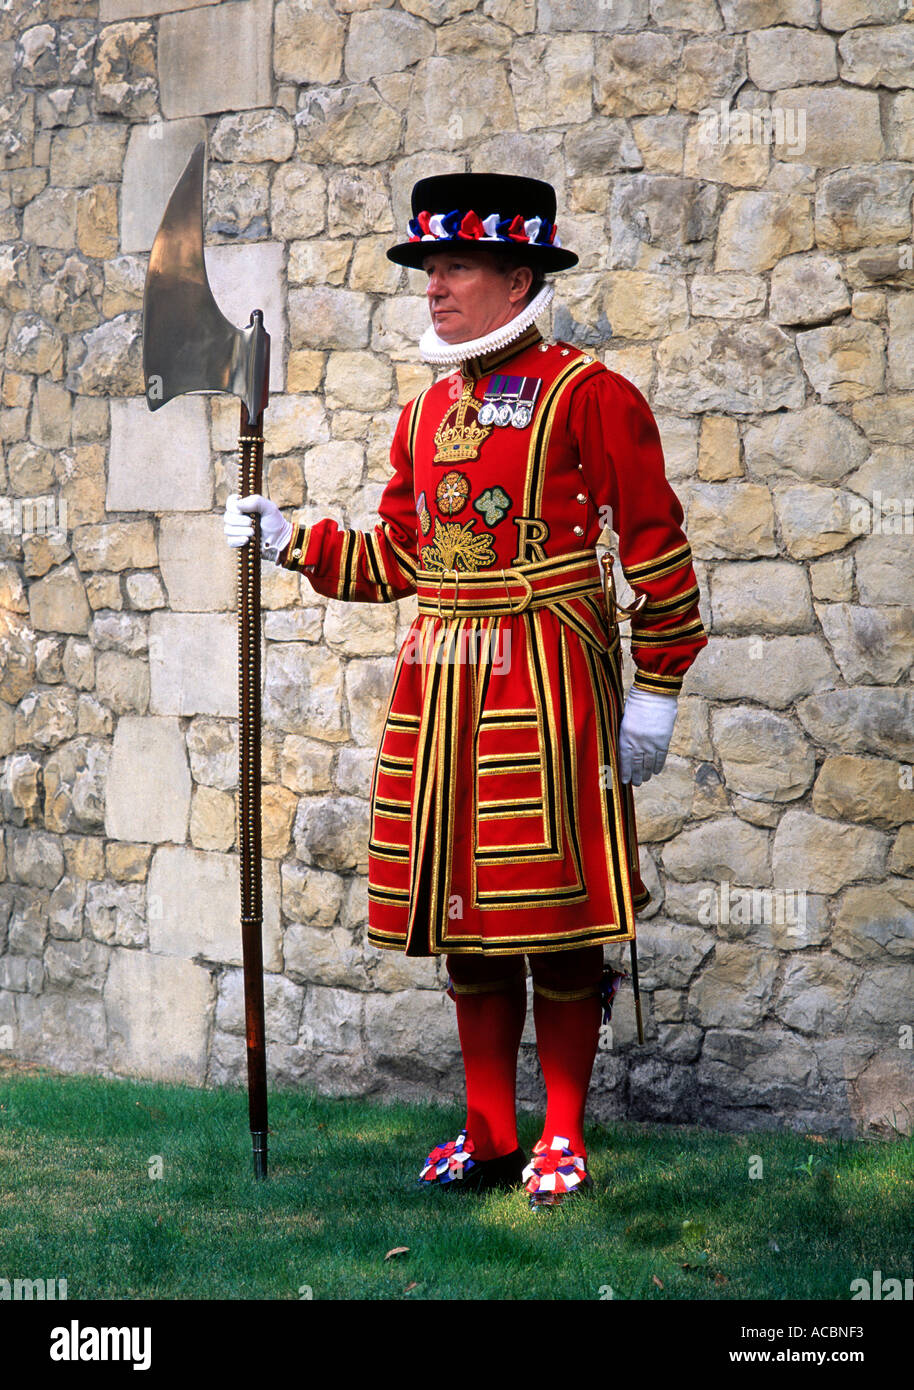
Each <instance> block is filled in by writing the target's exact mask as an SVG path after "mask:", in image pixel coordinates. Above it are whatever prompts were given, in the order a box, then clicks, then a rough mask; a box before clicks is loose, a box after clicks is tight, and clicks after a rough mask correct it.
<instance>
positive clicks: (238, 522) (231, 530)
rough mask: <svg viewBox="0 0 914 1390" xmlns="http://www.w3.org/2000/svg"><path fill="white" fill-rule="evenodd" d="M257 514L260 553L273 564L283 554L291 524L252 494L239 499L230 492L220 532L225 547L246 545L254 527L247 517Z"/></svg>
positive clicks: (264, 498)
mask: <svg viewBox="0 0 914 1390" xmlns="http://www.w3.org/2000/svg"><path fill="white" fill-rule="evenodd" d="M250 512H259V513H260V553H261V555H262V556H263V557H264V559H267V560H275V559H277V557H278V556H279V553H280V551H281V550H284V549H285V547H286V546H287V545H288V543H289V538H290V536H291V535H292V523H291V522H290V521H286V519H285V517H284V516H283V514H282V512H281V511H280V510H279V508H278V507H277V505H276V503H275V502H271V501H270V499H269V498H268V497H261V496H260V493H259V492H252V493H251V494H250V495H249V496H248V497H241V496H240V495H239V494H238V493H237V492H232V493H230V494H229V496H228V497H227V498H226V500H225V519H224V522H223V529H224V531H225V539H226V540H227V541H228V543H229V545H232V546H241V545H246V544H247V542H248V541H249V540H250V539H251V537H252V536H253V534H254V523H253V521H251V519H250V516H249V515H248V513H250Z"/></svg>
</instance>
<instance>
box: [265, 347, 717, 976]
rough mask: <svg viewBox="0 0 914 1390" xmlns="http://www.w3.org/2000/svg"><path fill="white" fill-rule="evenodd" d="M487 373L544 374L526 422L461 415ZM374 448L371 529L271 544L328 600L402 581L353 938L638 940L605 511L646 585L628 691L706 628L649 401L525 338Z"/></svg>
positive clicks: (536, 947)
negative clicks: (401, 636) (384, 469)
mask: <svg viewBox="0 0 914 1390" xmlns="http://www.w3.org/2000/svg"><path fill="white" fill-rule="evenodd" d="M504 374H510V375H511V376H512V377H515V378H517V377H521V378H525V379H533V380H538V381H539V382H540V386H539V388H538V395H537V397H536V401H535V405H534V408H533V413H532V419H531V421H530V423H529V424H528V425H527V426H526V428H515V427H513V426H512V425H510V424H509V425H507V426H500V425H498V424H494V425H491V426H489V427H488V428H484V427H483V426H480V424H479V422H478V420H477V419H476V414H477V412H478V409H479V407H480V406H481V405H482V404H483V399H484V396H485V392H486V389H487V387H489V386H490V384H492V383H493V378H497V377H498V376H503V375H504ZM496 384H497V382H496ZM470 396H472V402H470V400H469V397H470ZM461 397H463V410H462V412H461ZM473 455H475V456H473ZM391 461H392V464H393V470H394V472H393V477H392V478H391V479H390V482H389V483H388V485H387V487H386V489H385V491H384V494H383V496H382V498H381V501H380V504H379V508H378V512H379V516H380V521H379V523H378V525H377V526H375V528H374V530H373V531H371V532H360V531H354V530H343V529H341V528H340V527H339V526H338V524H337V523H336V522H335V521H333V520H332V519H330V518H325V519H324V520H321V521H318V522H316V523H313V524H311V525H303V524H301V523H297V522H294V531H293V535H292V538H291V540H290V542H289V545H288V546H287V548H286V550H285V551H284V552H283V555H282V556H281V557H280V559H281V563H283V564H284V565H286V566H287V567H288V568H292V569H301V570H304V571H305V572H306V573H307V575H308V578H309V579H310V581H311V584H312V586H313V587H314V588H315V589H316V590H317V592H318V593H322V594H325V595H327V596H329V597H332V598H337V599H348V600H352V601H355V602H367V603H384V602H389V601H391V600H393V599H398V598H402V597H404V596H405V595H408V594H412V593H418V594H419V602H420V611H419V613H418V615H417V617H416V618H415V619H414V621H413V623H412V625H411V627H410V631H409V633H408V634H407V637H406V640H405V641H404V643H403V646H402V647H401V650H400V652H399V655H398V657H397V662H396V667H395V671H394V678H393V688H392V690H391V694H390V700H389V702H388V708H387V712H386V716H385V723H384V730H383V735H382V739H381V745H380V748H379V750H378V755H377V757H376V760H375V767H374V776H373V779H372V788H371V820H370V825H371V837H370V842H369V857H368V902H369V908H368V913H369V917H368V922H369V927H368V938H369V940H370V941H371V943H372V944H373V945H375V946H382V947H393V948H396V949H400V950H405V951H406V952H407V954H409V955H429V954H437V953H440V952H444V951H452V952H456V951H468V952H475V953H480V952H485V953H486V954H510V953H516V952H533V951H546V950H556V949H562V948H569V947H575V946H583V945H592V944H595V943H599V942H611V941H617V942H618V941H628V940H631V939H632V938H633V937H634V935H635V912H636V910H637V909H638V908H640V907H643V906H645V905H646V904H647V903H648V902H649V900H650V895H649V894H648V892H647V890H646V889H645V887H644V884H643V883H642V881H641V878H640V875H639V872H638V845H637V835H636V828H635V818H634V810H633V805H632V795H631V788H630V787H629V786H628V785H623V784H622V783H621V782H620V781H619V776H618V766H617V754H618V727H619V720H620V717H621V708H622V689H621V670H620V655H619V642H618V629H617V628H616V626H615V623H610V622H609V621H608V620H607V606H606V600H605V596H604V593H603V591H602V589H601V571H600V568H599V566H598V563H597V555H596V549H595V547H596V543H597V541H598V539H599V537H600V534H601V532H602V530H603V528H604V526H605V525H609V526H610V527H611V529H612V530H614V531H615V532H616V533H617V535H618V537H619V558H620V562H621V565H622V568H623V572H624V574H625V576H626V579H627V580H628V582H629V583H630V584H631V586H632V588H633V589H634V590H635V591H636V593H637V594H641V593H644V594H645V595H646V596H647V603H646V606H645V607H644V608H643V609H642V611H641V612H640V613H639V614H638V615H637V617H636V618H635V619H634V620H633V630H632V643H631V650H632V657H633V660H634V663H635V666H636V668H637V674H636V677H635V684H636V685H637V686H639V687H640V688H642V689H645V690H653V691H660V692H667V693H676V692H677V691H678V690H679V687H680V686H681V684H682V678H683V675H684V674H685V672H686V670H687V669H688V667H689V666H690V665H691V663H692V661H693V660H694V659H695V656H696V655H697V653H698V652H699V650H700V649H701V648H702V647H703V646H705V644H706V642H707V638H706V636H705V633H704V629H703V626H702V623H701V620H700V618H699V616H698V587H697V584H696V582H695V575H694V571H693V569H692V563H691V552H690V550H689V545H688V542H687V541H686V538H685V536H684V534H683V531H682V519H683V513H682V508H681V506H680V504H679V501H678V499H677V497H676V495H675V493H674V492H673V491H672V489H671V488H670V486H669V484H668V482H667V481H666V477H665V473H664V466H663V454H662V450H661V444H660V437H659V434H658V431H657V426H656V423H655V421H654V418H653V415H652V414H651V411H650V408H649V406H648V404H647V402H646V401H645V399H644V397H643V396H642V395H641V393H640V392H639V391H638V390H637V389H636V387H635V386H633V385H632V383H631V382H629V381H627V380H626V379H625V378H624V377H622V376H620V375H619V374H618V373H617V372H613V371H610V370H608V369H607V368H606V367H604V366H603V364H602V363H601V362H599V361H598V360H596V359H595V358H593V357H591V356H589V355H588V354H586V353H584V352H582V351H581V350H580V349H578V348H575V347H573V346H571V345H570V344H567V343H561V342H560V343H555V344H546V343H544V342H543V341H542V338H541V336H540V334H539V333H538V331H537V330H536V329H535V328H532V329H530V330H528V331H527V332H526V333H525V334H524V335H523V337H522V338H520V339H518V340H517V341H515V342H514V343H512V344H510V345H509V346H508V347H507V348H504V349H502V350H501V352H496V353H490V354H488V355H487V356H485V357H484V358H476V359H472V360H470V361H469V362H465V363H463V364H462V366H461V370H460V371H459V372H454V373H453V374H452V375H450V376H449V377H446V378H444V379H443V380H441V381H439V382H437V383H436V384H435V385H434V386H431V387H429V388H428V390H426V391H424V392H423V393H422V394H421V395H420V396H418V397H417V398H416V399H415V400H414V401H411V402H410V403H409V405H407V406H406V407H404V409H403V411H402V413H401V415H400V419H399V422H398V425H397V429H396V432H395V435H394V440H393V446H392V450H391ZM609 509H611V511H610V510H609ZM293 521H294V519H293ZM455 572H456V574H455ZM521 574H523V576H524V578H521ZM455 578H456V580H457V581H458V582H457V584H456V587H455V582H454V581H455ZM528 590H529V591H530V593H531V594H532V595H533V598H532V600H531V601H530V602H529V603H528V602H527V599H526V595H527V591H528ZM467 603H469V605H470V611H469V612H468V613H464V612H461V610H460V605H461V604H467Z"/></svg>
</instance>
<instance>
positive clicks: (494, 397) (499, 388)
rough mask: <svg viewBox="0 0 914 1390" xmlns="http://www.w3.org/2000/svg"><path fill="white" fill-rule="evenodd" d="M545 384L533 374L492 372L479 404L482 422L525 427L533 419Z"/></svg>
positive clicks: (480, 421)
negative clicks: (534, 410) (494, 373)
mask: <svg viewBox="0 0 914 1390" xmlns="http://www.w3.org/2000/svg"><path fill="white" fill-rule="evenodd" d="M542 384H543V383H542V381H541V380H540V378H539V377H534V376H503V375H501V374H497V375H495V376H493V377H492V378H491V380H490V381H489V385H488V387H487V389H486V394H485V397H484V399H483V403H482V405H481V406H480V408H479V417H478V419H479V423H480V424H481V425H499V426H500V427H501V428H502V429H505V428H506V427H507V426H508V425H513V426H514V427H515V429H519V430H523V429H526V428H527V426H528V425H529V423H530V421H531V420H532V419H533V407H534V405H535V404H536V398H537V396H538V395H539V389H540V387H541V386H542Z"/></svg>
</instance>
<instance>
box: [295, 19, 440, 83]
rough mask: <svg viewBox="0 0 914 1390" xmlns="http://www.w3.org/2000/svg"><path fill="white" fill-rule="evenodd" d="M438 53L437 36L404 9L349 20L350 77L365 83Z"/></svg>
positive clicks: (347, 66)
mask: <svg viewBox="0 0 914 1390" xmlns="http://www.w3.org/2000/svg"><path fill="white" fill-rule="evenodd" d="M300 3H301V0H299V4H300ZM278 43H279V37H278V35H277V46H278ZM434 51H435V34H434V32H433V30H431V29H430V28H429V27H428V25H427V24H423V23H422V21H421V20H419V19H416V18H415V17H414V16H413V15H409V14H403V13H402V11H400V10H381V9H378V10H369V11H366V12H362V13H359V14H355V15H353V17H352V19H351V20H350V21H349V37H348V39H347V41H346V76H347V77H348V78H349V79H350V81H352V82H365V81H370V79H371V78H372V77H377V76H379V75H380V74H381V73H385V72H402V71H403V69H404V68H408V67H411V66H412V65H413V63H416V62H418V61H419V60H420V59H421V58H429V57H431V55H432V54H433V53H434ZM312 62H313V59H312ZM320 80H323V81H326V80H328V79H326V78H323V79H320Z"/></svg>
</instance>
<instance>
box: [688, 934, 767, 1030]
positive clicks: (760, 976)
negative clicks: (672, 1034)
mask: <svg viewBox="0 0 914 1390" xmlns="http://www.w3.org/2000/svg"><path fill="white" fill-rule="evenodd" d="M777 971H778V958H777V955H776V953H775V952H773V951H768V952H762V951H759V950H757V949H755V948H750V947H747V946H743V945H739V944H736V943H731V942H725V941H721V942H718V944H717V946H716V948H715V952H714V959H713V960H712V961H711V962H710V964H709V965H707V966H706V967H705V969H704V970H703V971H702V974H701V976H700V978H699V979H698V980H697V981H696V982H695V983H694V984H693V985H692V988H691V990H690V992H689V1003H690V1004H691V1005H692V1006H693V1007H694V1008H695V1009H697V1010H698V1017H699V1019H700V1021H701V1023H702V1025H703V1026H704V1027H705V1028H721V1027H724V1028H754V1027H756V1026H757V1025H758V1024H759V1023H761V1021H762V1018H763V1017H764V1015H765V1013H766V1012H767V1008H768V1003H769V1001H770V999H771V994H772V990H773V987H774V981H775V977H776V975H777Z"/></svg>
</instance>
